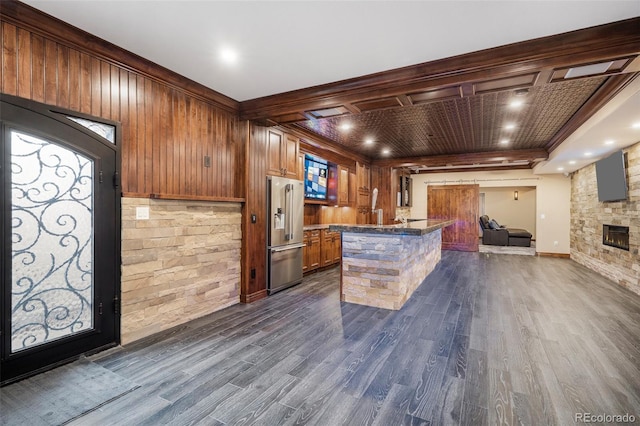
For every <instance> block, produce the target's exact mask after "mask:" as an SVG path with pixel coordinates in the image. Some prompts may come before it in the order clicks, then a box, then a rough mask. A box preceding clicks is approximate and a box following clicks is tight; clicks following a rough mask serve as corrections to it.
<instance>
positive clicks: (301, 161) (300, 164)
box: [298, 153, 304, 180]
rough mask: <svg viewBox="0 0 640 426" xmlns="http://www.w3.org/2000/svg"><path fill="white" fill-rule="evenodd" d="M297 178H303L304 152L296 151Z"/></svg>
mask: <svg viewBox="0 0 640 426" xmlns="http://www.w3.org/2000/svg"><path fill="white" fill-rule="evenodd" d="M298 180H304V154H303V153H298Z"/></svg>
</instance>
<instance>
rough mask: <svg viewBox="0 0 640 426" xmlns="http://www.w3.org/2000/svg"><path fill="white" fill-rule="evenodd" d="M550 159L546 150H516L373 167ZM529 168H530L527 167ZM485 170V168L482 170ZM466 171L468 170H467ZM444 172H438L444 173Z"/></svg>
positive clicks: (384, 162)
mask: <svg viewBox="0 0 640 426" xmlns="http://www.w3.org/2000/svg"><path fill="white" fill-rule="evenodd" d="M548 158H549V153H548V152H547V151H546V150H544V149H514V150H508V151H507V150H505V151H490V152H474V153H468V154H454V155H433V156H428V157H405V158H390V159H384V160H375V161H373V163H372V164H373V165H376V166H380V167H400V168H403V167H420V166H427V167H428V166H446V165H452V166H456V165H465V164H475V163H478V164H487V163H502V162H504V161H509V162H511V161H521V160H528V161H530V162H537V161H542V160H546V159H548ZM527 168H529V166H528V165H527ZM482 169H483V170H484V168H482ZM465 170H466V169H465ZM442 171H443V170H438V172H442Z"/></svg>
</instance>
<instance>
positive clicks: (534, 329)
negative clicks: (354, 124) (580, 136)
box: [73, 252, 640, 426]
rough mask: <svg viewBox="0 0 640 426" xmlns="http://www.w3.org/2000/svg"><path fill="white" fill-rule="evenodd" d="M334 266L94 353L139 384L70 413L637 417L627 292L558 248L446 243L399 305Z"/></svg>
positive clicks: (127, 417)
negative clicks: (538, 250)
mask: <svg viewBox="0 0 640 426" xmlns="http://www.w3.org/2000/svg"><path fill="white" fill-rule="evenodd" d="M338 280H339V271H338V270H337V269H333V270H330V271H325V272H321V273H317V274H313V275H311V276H309V277H307V278H306V279H305V282H304V283H303V284H302V285H300V286H297V287H295V288H292V289H290V290H287V291H285V292H282V293H279V294H277V295H274V296H271V297H269V298H268V299H265V300H262V301H258V302H256V303H253V304H251V305H237V306H233V307H231V308H228V309H225V310H223V311H221V312H217V313H215V314H213V315H211V316H209V317H206V318H202V319H199V320H196V321H194V322H191V323H189V324H187V325H185V326H182V327H178V328H177V329H175V330H172V331H170V332H166V333H163V334H161V335H158V336H154V337H153V338H150V339H146V340H145V341H142V342H139V343H137V344H133V345H130V346H128V347H126V348H118V349H114V350H111V351H109V352H107V353H102V354H98V355H95V356H93V357H92V358H91V359H93V360H94V361H96V362H98V363H99V364H101V365H103V366H104V367H106V368H108V369H110V370H112V371H114V372H116V373H118V374H121V375H123V376H126V377H127V378H129V379H131V380H134V381H136V382H138V383H139V384H140V385H142V386H141V387H140V388H139V389H137V390H135V391H133V392H131V393H129V394H127V395H125V396H124V397H122V398H120V399H118V400H116V401H114V402H112V403H109V404H108V405H106V406H104V407H102V408H101V409H99V410H97V411H94V412H92V413H90V414H88V415H86V416H84V417H83V418H81V419H79V420H77V421H75V422H74V423H73V424H76V425H85V424H110V425H113V424H122V425H133V424H135V425H158V424H173V425H186V424H203V425H218V424H262V425H293V424H317V425H340V424H347V425H358V424H376V425H385V426H388V425H401V424H406V425H419V424H425V425H429V424H430V425H440V424H443V425H451V424H466V425H482V424H490V425H495V424H516V423H520V424H525V425H535V424H540V425H561V424H562V425H566V424H573V423H574V416H575V413H582V412H588V413H592V414H611V415H618V414H620V415H622V414H625V413H629V414H633V415H635V417H636V419H638V418H640V296H637V295H635V294H633V293H631V292H629V291H627V290H625V289H623V288H620V287H619V286H617V285H615V284H613V283H612V282H611V281H608V280H606V279H604V278H602V277H601V276H599V275H597V274H595V273H593V272H591V271H589V270H588V269H586V268H584V267H582V266H580V265H578V264H577V263H575V262H572V261H570V260H567V259H554V258H538V257H531V256H515V255H495V254H480V253H462V252H444V253H443V259H442V262H441V263H440V264H439V265H438V267H437V269H436V270H435V271H434V272H433V273H432V274H431V275H430V276H429V277H428V279H427V280H426V281H425V282H424V283H423V284H422V285H421V286H420V288H419V289H418V290H417V292H416V293H415V294H414V295H413V297H412V298H411V299H410V300H409V302H408V303H407V304H406V305H405V307H404V308H403V309H402V310H400V311H395V312H394V311H387V310H383V309H376V308H370V307H365V306H359V305H352V304H344V303H340V301H339V296H338Z"/></svg>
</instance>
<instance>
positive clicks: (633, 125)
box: [631, 121, 640, 129]
mask: <svg viewBox="0 0 640 426" xmlns="http://www.w3.org/2000/svg"><path fill="white" fill-rule="evenodd" d="M631 127H632V128H634V129H640V121H638V122H637V123H633V124H632V125H631Z"/></svg>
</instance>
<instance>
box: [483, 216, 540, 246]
mask: <svg viewBox="0 0 640 426" xmlns="http://www.w3.org/2000/svg"><path fill="white" fill-rule="evenodd" d="M480 228H481V229H482V244H485V245H490V246H517V247H531V237H532V235H531V233H530V232H529V231H527V230H525V229H516V228H507V227H505V226H501V225H500V224H499V223H498V222H496V220H495V219H489V216H487V215H486V214H485V215H482V216H480Z"/></svg>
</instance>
